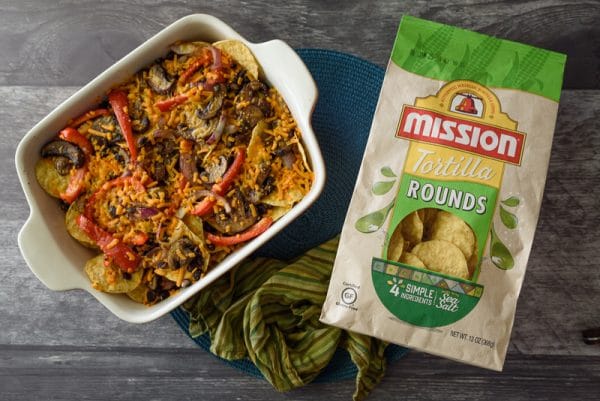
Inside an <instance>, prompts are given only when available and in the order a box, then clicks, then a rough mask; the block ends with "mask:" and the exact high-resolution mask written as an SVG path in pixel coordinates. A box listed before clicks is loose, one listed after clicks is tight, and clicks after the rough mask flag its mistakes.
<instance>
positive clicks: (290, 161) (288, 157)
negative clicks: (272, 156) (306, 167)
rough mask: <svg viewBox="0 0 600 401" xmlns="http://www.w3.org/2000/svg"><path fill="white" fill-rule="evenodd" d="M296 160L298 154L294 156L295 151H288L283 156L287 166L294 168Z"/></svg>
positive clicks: (284, 164)
mask: <svg viewBox="0 0 600 401" xmlns="http://www.w3.org/2000/svg"><path fill="white" fill-rule="evenodd" d="M295 160H296V156H294V153H293V152H286V153H284V154H283V155H282V156H281V162H282V163H283V167H285V168H292V166H293V165H294V161H295Z"/></svg>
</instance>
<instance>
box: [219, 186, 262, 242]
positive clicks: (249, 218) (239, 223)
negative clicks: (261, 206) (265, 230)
mask: <svg viewBox="0 0 600 401" xmlns="http://www.w3.org/2000/svg"><path fill="white" fill-rule="evenodd" d="M229 203H230V204H231V208H232V209H231V213H230V214H227V213H225V211H223V210H221V211H219V212H218V213H216V214H214V215H213V216H212V217H211V218H209V219H207V222H208V224H210V225H211V226H212V227H213V228H214V229H215V230H217V231H219V232H221V233H223V234H235V233H239V232H242V231H244V230H246V229H247V228H249V227H250V226H252V225H253V224H254V223H255V222H256V221H257V220H258V214H253V213H252V212H251V209H250V207H249V204H248V202H247V201H246V199H245V198H244V196H243V195H242V194H241V192H239V191H237V192H236V193H234V195H233V196H232V197H231V199H230V202H229Z"/></svg>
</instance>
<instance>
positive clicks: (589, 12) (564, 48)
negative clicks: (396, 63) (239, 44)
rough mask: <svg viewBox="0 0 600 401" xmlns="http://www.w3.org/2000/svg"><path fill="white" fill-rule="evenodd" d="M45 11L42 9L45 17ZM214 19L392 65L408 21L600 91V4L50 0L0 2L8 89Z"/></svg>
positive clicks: (0, 76)
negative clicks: (548, 59)
mask: <svg viewBox="0 0 600 401" xmlns="http://www.w3.org/2000/svg"><path fill="white" fill-rule="evenodd" d="M42 10H43V12H40V11H42ZM192 13H207V14H212V15H215V16H217V17H219V18H221V19H223V20H224V21H225V22H227V23H229V24H231V25H232V26H233V27H234V29H236V30H238V31H239V32H240V33H241V34H242V35H243V36H245V37H247V38H248V39H249V40H251V41H254V42H262V41H265V40H270V39H274V38H278V39H282V40H284V41H286V42H288V43H289V44H290V45H291V46H293V47H297V48H298V47H320V48H328V49H336V50H340V51H345V52H349V53H352V54H355V55H357V56H359V57H362V58H365V59H367V60H370V61H372V62H375V63H376V64H378V65H380V66H384V65H385V64H386V63H387V60H388V58H389V54H390V51H391V46H392V43H393V40H394V37H395V33H396V29H397V27H398V22H399V20H400V17H401V16H402V15H403V14H409V15H414V16H419V17H423V18H427V19H431V20H434V21H439V22H443V23H448V24H452V25H457V26H460V27H463V28H467V29H473V30H476V31H479V32H482V33H486V34H490V35H495V36H498V37H502V38H506V39H510V40H516V41H521V42H524V43H529V44H532V45H536V46H540V47H543V48H547V49H551V50H556V51H560V52H564V53H566V54H568V56H569V59H568V65H567V71H566V77H565V88H589V89H592V88H594V89H599V88H600V25H598V24H597V21H598V20H599V19H600V3H598V2H580V1H575V0H570V1H560V0H545V1H527V2H514V1H510V0H504V1H483V2H481V1H474V0H462V1H444V0H435V1H428V2H399V1H394V0H385V1H377V2H370V1H359V0H351V1H328V2H324V1H316V0H290V1H287V2H286V3H285V7H280V6H273V5H271V3H270V2H268V1H265V0H261V1H255V2H243V3H241V5H238V4H237V2H235V1H230V0H214V1H211V2H204V3H203V4H194V3H193V2H192V3H190V2H186V1H156V0H155V1H140V0H134V1H127V2H122V1H117V0H109V1H103V2H98V1H95V0H86V1H77V0H67V1H61V2H59V3H53V2H45V1H44V0H28V1H16V0H13V1H3V2H2V3H0V53H1V54H2V55H3V57H4V62H3V63H2V65H0V84H4V85H7V84H8V85H61V86H65V85H82V84H84V83H86V82H88V81H89V80H90V79H92V78H93V77H95V76H96V75H98V73H100V72H101V71H103V70H104V69H106V68H107V67H108V66H110V65H111V64H112V63H114V62H115V61H116V60H118V59H119V58H121V57H122V56H124V55H125V54H127V53H128V52H129V51H130V50H132V49H133V48H135V47H136V46H137V45H139V44H140V43H142V42H143V41H144V40H146V39H147V38H149V37H150V36H152V35H154V34H155V33H157V32H158V31H159V30H160V29H162V28H163V27H165V26H166V25H168V24H170V23H172V22H174V21H175V20H177V19H178V18H180V17H183V16H185V15H188V14H192Z"/></svg>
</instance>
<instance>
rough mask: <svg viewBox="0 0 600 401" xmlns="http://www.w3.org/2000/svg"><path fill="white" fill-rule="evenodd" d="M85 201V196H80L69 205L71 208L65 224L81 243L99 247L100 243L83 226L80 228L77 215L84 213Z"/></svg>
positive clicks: (66, 215) (90, 246)
mask: <svg viewBox="0 0 600 401" xmlns="http://www.w3.org/2000/svg"><path fill="white" fill-rule="evenodd" d="M85 202H86V199H85V198H83V197H79V198H78V199H77V200H76V201H75V202H73V203H72V204H71V205H70V206H69V209H68V210H67V213H66V214H65V225H66V227H67V232H68V233H69V234H70V235H71V237H73V238H75V239H76V240H77V241H78V242H79V243H80V244H81V245H83V246H85V247H88V248H91V249H99V248H98V245H96V243H95V242H94V241H93V240H92V239H91V238H90V237H88V235H87V234H86V233H85V232H84V231H83V230H82V229H81V228H79V225H78V224H77V217H78V216H79V215H80V214H82V213H83V209H84V207H85Z"/></svg>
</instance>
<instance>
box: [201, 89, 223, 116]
mask: <svg viewBox="0 0 600 401" xmlns="http://www.w3.org/2000/svg"><path fill="white" fill-rule="evenodd" d="M224 99H225V87H224V86H223V85H215V87H214V88H213V95H212V97H211V98H210V100H209V101H208V103H207V104H206V105H205V106H204V107H203V108H201V109H198V111H197V112H196V115H197V116H198V118H200V119H202V120H208V119H209V118H213V117H214V116H216V115H217V113H218V112H219V110H221V106H223V100H224Z"/></svg>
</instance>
